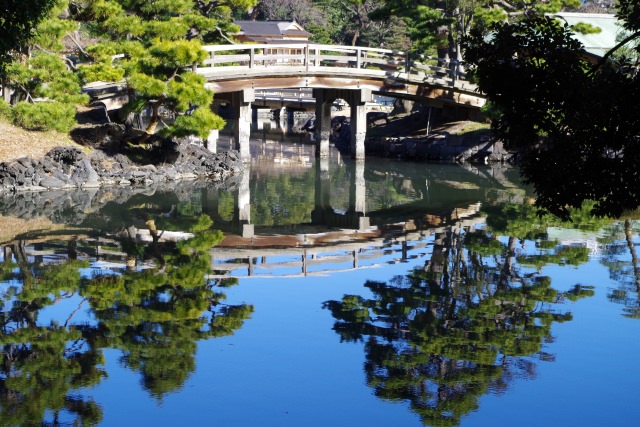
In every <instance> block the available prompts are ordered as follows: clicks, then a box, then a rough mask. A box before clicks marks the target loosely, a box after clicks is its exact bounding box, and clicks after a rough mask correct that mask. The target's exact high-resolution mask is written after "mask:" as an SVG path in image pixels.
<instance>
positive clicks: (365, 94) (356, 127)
mask: <svg viewBox="0 0 640 427" xmlns="http://www.w3.org/2000/svg"><path fill="white" fill-rule="evenodd" d="M350 92H351V97H350V99H346V101H347V102H348V103H349V106H350V107H351V157H353V158H354V159H356V160H364V140H365V137H366V136H367V109H366V103H367V102H370V101H371V100H372V95H371V91H370V90H367V89H359V90H353V91H350Z"/></svg>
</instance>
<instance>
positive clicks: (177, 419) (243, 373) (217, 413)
mask: <svg viewBox="0 0 640 427" xmlns="http://www.w3.org/2000/svg"><path fill="white" fill-rule="evenodd" d="M421 263H422V261H416V264H421ZM410 266H411V264H396V265H393V266H391V267H387V268H385V269H384V270H381V269H370V270H359V271H354V272H351V273H341V274H338V275H335V276H332V277H308V278H305V279H285V280H281V279H242V280H241V282H240V284H239V286H236V287H234V288H231V289H229V290H228V292H227V295H228V300H229V303H242V302H245V303H251V304H253V305H254V306H255V313H254V314H253V316H252V318H251V319H250V320H249V321H247V322H246V324H245V326H244V327H243V328H242V329H240V330H239V331H237V332H236V333H235V334H234V335H233V336H230V337H223V338H218V339H212V340H209V341H204V342H200V343H199V346H198V356H197V368H196V372H195V373H194V374H193V375H192V376H191V378H190V379H189V380H188V381H187V382H186V384H185V385H184V387H183V389H182V390H180V391H179V392H177V393H173V394H171V395H169V396H167V397H165V398H164V399H163V401H162V402H157V403H156V402H154V401H153V400H152V399H151V398H150V397H148V396H146V395H145V393H144V392H142V391H141V390H140V389H139V388H138V387H136V385H135V381H134V378H135V376H136V375H133V374H132V373H131V372H127V371H125V370H123V369H122V368H117V367H115V366H114V367H112V368H109V373H110V378H109V379H108V380H106V381H105V382H104V383H103V384H102V385H101V386H100V387H99V390H97V392H98V393H97V394H96V395H95V397H96V400H98V401H99V402H102V404H103V405H104V407H105V408H107V410H106V412H105V418H104V424H105V425H132V424H134V423H137V422H138V421H140V422H144V423H152V424H155V425H176V424H183V423H191V424H192V425H193V424H196V425H220V426H251V425H260V426H298V425H305V426H327V425H334V426H343V425H344V426H346V425H369V426H388V425H402V426H419V425H422V423H421V422H420V419H419V417H417V416H416V415H415V414H414V413H412V412H411V410H410V409H409V408H408V405H407V404H406V403H405V402H388V401H381V400H380V399H378V398H376V397H375V396H374V395H373V393H372V390H371V389H370V388H369V387H367V386H366V384H365V383H366V380H365V375H364V372H363V363H364V362H365V361H364V352H363V345H362V344H353V343H340V342H339V341H340V340H339V336H338V335H337V334H335V332H333V331H332V326H333V323H334V319H332V317H331V316H330V313H329V312H328V311H327V310H323V309H322V308H321V305H322V302H324V301H326V300H329V299H339V298H340V297H341V296H342V295H343V294H349V293H359V294H360V295H363V296H365V297H367V296H370V295H367V293H366V292H365V291H367V289H366V288H363V287H362V284H363V283H364V282H365V281H366V280H367V279H375V280H388V279H390V278H391V277H392V276H393V275H396V274H400V275H402V274H405V273H406V272H407V270H408V269H409V268H410ZM544 273H545V274H548V275H550V276H551V277H553V282H552V286H553V287H554V288H557V289H559V290H563V289H569V288H571V287H572V286H573V285H575V284H577V283H581V284H593V285H594V286H595V296H593V297H591V298H584V299H581V300H579V301H577V302H570V301H569V302H567V303H566V304H564V305H562V306H561V307H560V309H563V310H569V311H571V312H572V313H573V320H571V321H568V322H565V323H560V324H558V323H555V324H554V326H553V328H552V335H553V337H554V342H553V343H548V344H545V345H544V348H543V350H544V351H546V352H549V353H552V354H554V355H555V361H553V362H544V361H540V360H535V361H534V362H535V377H534V379H516V380H513V381H511V382H510V383H509V385H508V388H507V390H506V392H504V393H495V392H489V393H487V394H486V395H484V396H483V397H481V398H480V401H479V408H478V409H477V410H476V411H474V412H472V413H470V414H468V415H466V416H464V417H463V419H462V423H461V425H462V426H487V425H491V426H512V425H516V424H517V425H519V426H539V425H541V424H543V423H544V424H545V425H580V426H599V425H605V424H608V425H631V424H632V423H633V420H634V419H635V408H636V404H637V403H638V399H639V398H638V397H637V393H635V388H636V386H637V381H638V379H639V378H640V372H639V371H640V369H639V368H638V364H637V354H638V352H639V351H640V340H638V339H637V337H638V333H639V332H640V322H639V321H637V320H631V319H626V318H624V317H623V316H622V315H621V306H619V305H617V304H613V303H611V302H610V301H608V299H607V294H608V292H609V290H610V289H611V288H613V287H615V283H613V282H612V281H610V280H609V277H608V271H607V269H606V268H604V267H603V266H602V265H601V264H600V263H599V261H598V259H597V258H595V259H592V260H591V261H589V263H587V264H584V265H581V266H579V267H573V266H547V267H545V268H544ZM117 357H118V355H117V352H113V351H111V352H108V355H107V359H108V360H110V363H113V361H114V360H115V359H117ZM123 391H125V392H124V393H123ZM130 395H133V396H130ZM128 405H132V408H131V411H127V410H125V408H126V407H127V406H128ZM110 407H118V408H119V409H118V410H117V411H110V410H109V408H110ZM136 414H144V416H140V415H136ZM132 416H133V418H132ZM138 417H139V419H138Z"/></svg>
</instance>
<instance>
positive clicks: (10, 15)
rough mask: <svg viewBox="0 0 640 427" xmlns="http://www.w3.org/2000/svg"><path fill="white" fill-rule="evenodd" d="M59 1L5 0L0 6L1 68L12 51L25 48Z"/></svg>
mask: <svg viewBox="0 0 640 427" xmlns="http://www.w3.org/2000/svg"><path fill="white" fill-rule="evenodd" d="M56 2H57V0H5V1H4V2H3V4H2V5H1V6H0V66H2V68H4V65H5V64H6V61H7V59H8V58H7V55H8V54H9V53H10V52H11V51H12V50H20V49H21V48H24V47H25V46H24V43H26V42H27V41H28V40H29V38H30V37H32V36H33V30H34V29H35V27H36V26H37V25H38V23H40V22H41V21H42V19H44V18H45V16H46V15H47V13H48V12H49V11H50V10H51V8H52V7H53V6H54V5H55V4H56Z"/></svg>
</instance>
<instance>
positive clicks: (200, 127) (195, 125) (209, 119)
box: [163, 108, 225, 140]
mask: <svg viewBox="0 0 640 427" xmlns="http://www.w3.org/2000/svg"><path fill="white" fill-rule="evenodd" d="M224 124H225V121H224V119H223V118H222V117H220V116H218V115H217V114H214V113H212V112H211V111H209V110H206V109H204V108H198V109H197V110H195V111H194V112H193V113H191V114H189V115H182V116H178V117H177V118H176V120H175V122H174V123H173V126H171V127H170V128H166V130H164V131H163V134H164V135H166V136H175V137H184V136H187V135H197V136H199V137H200V138H201V139H203V140H206V139H207V137H208V136H209V133H210V132H211V130H212V129H222V128H223V127H224Z"/></svg>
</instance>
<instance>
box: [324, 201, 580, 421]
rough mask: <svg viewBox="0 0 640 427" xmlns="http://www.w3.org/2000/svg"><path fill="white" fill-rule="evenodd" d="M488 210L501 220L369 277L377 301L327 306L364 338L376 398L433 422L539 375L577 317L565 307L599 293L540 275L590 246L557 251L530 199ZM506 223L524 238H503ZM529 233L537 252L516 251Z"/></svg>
mask: <svg viewBox="0 0 640 427" xmlns="http://www.w3.org/2000/svg"><path fill="white" fill-rule="evenodd" d="M485 213H486V214H487V215H488V218H487V224H488V225H489V224H493V226H491V225H489V226H488V227H487V228H484V229H481V230H468V229H463V228H456V227H449V228H448V229H446V231H444V232H442V233H439V234H437V235H435V238H434V243H433V251H432V254H431V257H430V259H429V260H428V261H427V262H426V263H425V265H424V267H423V268H416V269H414V270H413V271H411V272H409V273H408V274H407V275H405V276H398V277H395V278H394V279H393V280H391V281H389V282H387V283H384V282H378V281H367V282H366V283H365V287H366V288H368V289H369V290H370V291H371V293H372V295H373V296H372V297H371V298H364V297H362V296H359V295H345V296H344V297H343V298H342V300H341V301H327V302H325V303H324V307H325V308H327V309H329V310H330V311H331V313H332V315H333V317H334V318H335V319H336V321H337V322H336V323H335V325H334V330H335V331H336V332H337V333H338V334H339V335H340V338H341V340H343V341H350V342H355V341H364V342H365V354H366V362H365V367H364V370H365V373H366V377H367V383H368V384H369V386H370V387H372V388H373V389H374V391H375V394H376V396H378V397H380V398H382V399H387V400H392V401H407V402H409V404H410V407H411V409H412V410H413V411H415V412H416V413H417V414H418V415H419V416H420V417H421V419H422V421H423V423H424V424H425V425H431V426H455V425H458V424H459V423H460V421H461V418H462V417H463V416H464V415H465V414H468V413H469V412H471V411H473V410H475V409H477V408H478V400H479V398H480V397H481V396H482V395H483V394H485V393H488V392H492V393H500V392H502V391H504V390H505V389H506V388H507V385H508V384H509V382H510V381H511V380H512V379H513V378H515V377H520V378H521V377H524V378H532V377H534V376H535V365H536V360H538V361H547V360H553V358H554V356H553V355H552V354H549V353H547V352H545V350H544V344H545V343H549V342H552V341H553V336H552V335H551V326H552V325H553V323H554V322H565V321H568V320H571V319H572V316H571V314H570V313H569V312H566V311H561V310H560V307H559V304H561V303H562V302H564V301H566V300H571V301H575V300H577V299H580V298H583V297H587V296H591V295H593V289H592V287H591V286H584V285H579V284H577V285H575V286H574V287H573V288H572V289H570V290H569V291H566V292H559V291H557V290H555V289H553V288H552V287H551V279H550V278H549V277H546V276H544V275H542V274H540V273H539V271H540V270H539V269H540V268H541V267H542V266H543V265H546V264H550V263H562V264H565V263H572V264H574V265H577V264H580V263H583V262H586V261H587V260H588V249H587V248H586V247H564V246H560V245H557V242H556V244H554V245H552V246H551V247H549V246H550V245H548V242H547V240H545V239H542V238H541V237H544V236H545V233H546V229H547V227H548V226H549V225H551V224H552V221H553V220H552V219H549V218H546V219H544V218H543V219H537V218H536V215H535V211H534V209H533V208H531V207H527V206H526V205H503V206H500V207H497V206H488V207H487V208H486V209H485ZM506 218H509V220H508V221H506ZM508 228H509V229H510V230H511V233H518V234H507V236H510V237H508V238H504V239H500V238H498V236H499V235H501V234H499V233H504V232H506V231H509V230H507V229H508ZM526 239H534V241H535V242H537V243H536V244H537V246H538V247H537V248H536V250H535V251H528V252H527V251H524V250H518V248H517V245H518V244H523V243H524V241H525V240H526ZM524 265H527V266H531V267H535V268H537V269H538V270H537V271H536V270H535V269H531V268H530V269H526V270H525V269H523V268H522V267H523V266H524ZM525 271H526V272H525Z"/></svg>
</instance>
